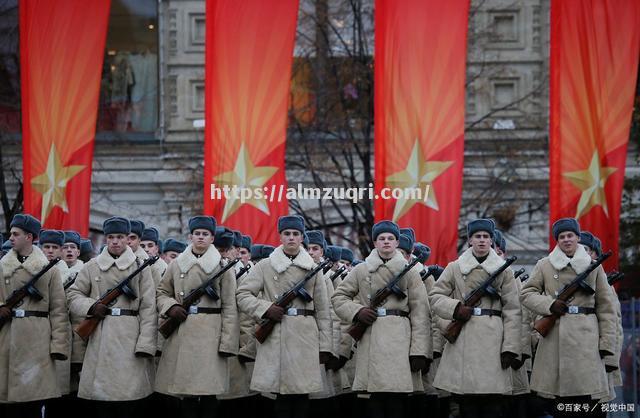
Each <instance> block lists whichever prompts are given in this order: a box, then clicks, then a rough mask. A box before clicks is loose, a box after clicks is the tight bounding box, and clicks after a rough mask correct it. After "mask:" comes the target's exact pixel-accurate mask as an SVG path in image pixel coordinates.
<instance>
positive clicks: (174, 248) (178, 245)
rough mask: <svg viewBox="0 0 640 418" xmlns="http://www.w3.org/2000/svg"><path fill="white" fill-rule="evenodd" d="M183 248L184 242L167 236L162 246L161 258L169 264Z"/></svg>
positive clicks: (185, 245)
mask: <svg viewBox="0 0 640 418" xmlns="http://www.w3.org/2000/svg"><path fill="white" fill-rule="evenodd" d="M185 248H187V244H185V243H184V242H181V241H178V240H177V239H173V238H168V239H167V240H165V242H164V245H163V246H162V259H163V260H164V262H165V263H167V264H169V263H171V262H172V261H173V260H175V259H176V258H177V257H178V255H180V253H181V252H183V251H184V249H185Z"/></svg>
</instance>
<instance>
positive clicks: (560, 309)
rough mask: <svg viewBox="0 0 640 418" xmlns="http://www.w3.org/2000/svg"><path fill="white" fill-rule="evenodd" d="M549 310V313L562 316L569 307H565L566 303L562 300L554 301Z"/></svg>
mask: <svg viewBox="0 0 640 418" xmlns="http://www.w3.org/2000/svg"><path fill="white" fill-rule="evenodd" d="M549 310H550V311H551V313H554V314H556V315H564V314H566V313H567V311H568V310H569V305H567V302H565V301H563V300H560V299H556V300H555V301H554V302H553V303H552V304H551V307H550V308H549Z"/></svg>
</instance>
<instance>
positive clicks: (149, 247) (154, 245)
mask: <svg viewBox="0 0 640 418" xmlns="http://www.w3.org/2000/svg"><path fill="white" fill-rule="evenodd" d="M140 248H142V249H143V250H144V252H146V253H147V255H148V256H149V257H153V256H155V255H160V232H158V229H157V228H154V227H153V226H152V227H149V228H145V229H144V230H143V231H142V236H141V237H140Z"/></svg>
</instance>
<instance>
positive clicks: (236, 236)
mask: <svg viewBox="0 0 640 418" xmlns="http://www.w3.org/2000/svg"><path fill="white" fill-rule="evenodd" d="M240 248H242V232H240V231H233V246H232V247H231V249H232V253H231V254H230V257H229V259H230V260H235V259H236V258H238V256H239V254H240Z"/></svg>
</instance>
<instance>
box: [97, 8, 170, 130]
mask: <svg viewBox="0 0 640 418" xmlns="http://www.w3.org/2000/svg"><path fill="white" fill-rule="evenodd" d="M157 126H158V10H157V1H156V0H112V1H111V13H110V15H109V29H108V33H107V43H106V52H105V58H104V65H103V71H102V82H101V86H100V106H99V110H98V127H97V131H98V132H99V133H101V132H115V133H117V134H122V133H128V132H134V133H150V134H153V133H154V132H155V130H156V128H157Z"/></svg>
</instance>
